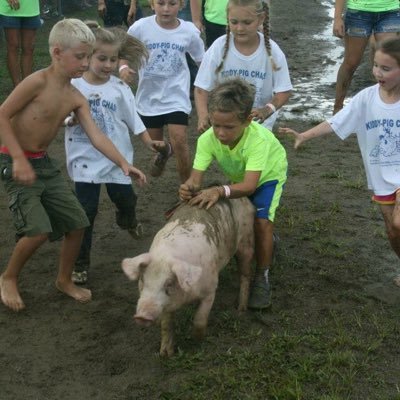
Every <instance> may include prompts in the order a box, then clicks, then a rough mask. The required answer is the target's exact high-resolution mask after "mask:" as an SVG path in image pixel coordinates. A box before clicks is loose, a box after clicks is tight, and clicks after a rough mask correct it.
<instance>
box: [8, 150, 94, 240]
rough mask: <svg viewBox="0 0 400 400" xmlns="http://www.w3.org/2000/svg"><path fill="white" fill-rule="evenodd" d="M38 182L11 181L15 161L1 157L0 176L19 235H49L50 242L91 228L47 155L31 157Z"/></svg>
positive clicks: (70, 190)
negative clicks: (65, 234) (25, 183)
mask: <svg viewBox="0 0 400 400" xmlns="http://www.w3.org/2000/svg"><path fill="white" fill-rule="evenodd" d="M29 162H30V163H31V165H32V167H33V169H34V171H35V173H36V180H35V182H34V183H33V184H32V185H31V186H25V185H21V184H19V183H17V182H15V181H14V180H13V179H12V159H11V157H10V156H9V155H7V154H0V174H1V175H0V177H1V181H2V182H3V185H4V187H5V189H6V192H7V195H8V201H9V204H8V205H9V209H10V211H11V213H12V218H13V221H14V226H15V229H16V231H17V236H18V237H22V236H28V237H32V236H37V235H41V234H48V236H49V239H50V240H51V241H53V240H57V239H59V238H61V237H62V236H63V235H64V233H66V232H71V231H74V230H77V229H82V228H86V227H87V226H89V220H88V218H87V217H86V213H85V211H84V210H83V208H82V206H81V205H80V203H79V201H78V199H77V198H76V196H75V193H74V192H73V190H72V188H71V187H70V186H69V184H68V183H67V181H66V179H64V177H63V176H62V174H61V171H60V169H59V168H58V167H57V166H56V165H55V161H54V160H51V159H50V158H49V157H48V156H47V155H46V156H44V157H42V158H34V159H33V158H29Z"/></svg>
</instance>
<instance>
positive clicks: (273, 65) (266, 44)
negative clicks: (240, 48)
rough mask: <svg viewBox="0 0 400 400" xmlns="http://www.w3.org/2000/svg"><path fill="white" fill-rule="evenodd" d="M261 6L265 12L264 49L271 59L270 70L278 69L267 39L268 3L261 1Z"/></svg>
mask: <svg viewBox="0 0 400 400" xmlns="http://www.w3.org/2000/svg"><path fill="white" fill-rule="evenodd" d="M262 7H263V11H264V14H265V17H264V22H263V34H264V45H265V50H266V51H267V54H268V57H269V59H270V61H271V65H272V70H273V71H279V70H280V68H279V67H278V66H277V65H276V63H275V60H274V59H273V57H272V52H271V43H270V41H269V29H270V25H269V7H268V4H267V3H266V2H264V1H262Z"/></svg>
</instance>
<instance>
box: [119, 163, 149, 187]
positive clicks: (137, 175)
mask: <svg viewBox="0 0 400 400" xmlns="http://www.w3.org/2000/svg"><path fill="white" fill-rule="evenodd" d="M122 170H123V171H124V174H125V175H127V176H128V175H129V176H131V177H132V178H133V179H134V180H135V181H136V182H137V184H138V185H139V186H143V185H144V184H145V183H147V178H146V175H145V174H144V173H143V172H142V171H141V170H140V169H138V168H135V167H134V166H133V165H131V164H126V166H124V167H123V168H122Z"/></svg>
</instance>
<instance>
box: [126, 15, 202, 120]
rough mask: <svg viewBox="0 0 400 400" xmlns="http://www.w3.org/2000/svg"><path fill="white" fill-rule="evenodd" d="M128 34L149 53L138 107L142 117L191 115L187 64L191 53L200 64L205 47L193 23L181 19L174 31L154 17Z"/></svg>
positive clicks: (141, 81) (141, 80) (143, 73)
mask: <svg viewBox="0 0 400 400" xmlns="http://www.w3.org/2000/svg"><path fill="white" fill-rule="evenodd" d="M128 34H129V35H131V36H134V37H135V38H137V39H139V40H141V41H142V42H143V43H144V44H145V45H146V47H147V50H148V51H149V60H148V61H147V63H146V65H145V66H144V67H143V68H141V69H140V71H139V85H138V88H137V91H136V104H137V109H138V112H139V114H141V115H145V116H154V115H161V114H168V113H171V112H176V111H182V112H185V113H186V114H189V113H190V111H191V109H192V106H191V103H190V97H189V93H190V73H189V67H188V65H187V61H186V53H189V54H190V56H191V57H192V58H193V60H194V61H196V62H200V61H201V60H202V58H203V55H204V43H203V40H202V39H201V37H200V31H199V30H198V29H197V28H196V26H195V25H194V24H193V23H192V22H188V21H184V20H182V19H179V26H178V27H177V28H175V29H164V28H162V27H161V26H160V25H158V24H157V22H156V17H155V15H152V16H150V17H146V18H141V19H139V20H138V21H136V22H135V23H134V24H133V25H132V26H131V27H130V28H129V29H128Z"/></svg>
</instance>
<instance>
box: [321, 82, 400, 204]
mask: <svg viewBox="0 0 400 400" xmlns="http://www.w3.org/2000/svg"><path fill="white" fill-rule="evenodd" d="M328 123H329V124H330V125H331V127H332V129H333V130H334V132H335V133H336V134H337V135H338V136H339V137H340V138H341V139H346V138H347V137H348V136H350V135H351V134H352V133H353V132H354V133H356V134H357V139H358V145H359V147H360V151H361V155H362V159H363V162H364V167H365V171H366V174H367V181H368V188H369V189H371V190H373V192H374V194H376V195H379V196H383V195H389V194H392V193H394V192H395V191H396V189H398V188H399V187H400V101H398V102H397V103H394V104H387V103H384V102H383V101H382V99H381V97H380V95H379V85H378V84H377V85H374V86H371V87H368V88H366V89H364V90H362V91H361V92H360V93H358V94H357V95H356V96H354V97H353V99H352V100H351V101H350V103H349V104H348V105H347V106H346V107H344V108H343V109H342V110H341V111H340V112H338V113H337V114H335V115H334V116H333V117H332V118H330V119H329V120H328Z"/></svg>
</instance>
